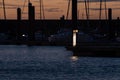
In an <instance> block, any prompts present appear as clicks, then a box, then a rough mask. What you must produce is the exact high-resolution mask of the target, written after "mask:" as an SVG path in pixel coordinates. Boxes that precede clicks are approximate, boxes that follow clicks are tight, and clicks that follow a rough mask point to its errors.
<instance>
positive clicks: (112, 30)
mask: <svg viewBox="0 0 120 80" xmlns="http://www.w3.org/2000/svg"><path fill="white" fill-rule="evenodd" d="M108 21H109V40H114V39H115V26H113V25H112V24H113V23H112V9H111V8H109V9H108Z"/></svg>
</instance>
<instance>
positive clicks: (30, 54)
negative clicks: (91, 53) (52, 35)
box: [0, 45, 120, 80]
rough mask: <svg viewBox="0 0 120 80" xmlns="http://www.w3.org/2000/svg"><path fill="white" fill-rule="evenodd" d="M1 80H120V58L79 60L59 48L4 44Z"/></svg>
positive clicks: (87, 58)
mask: <svg viewBox="0 0 120 80" xmlns="http://www.w3.org/2000/svg"><path fill="white" fill-rule="evenodd" d="M0 79H1V80H120V58H95V57H94V58H92V57H80V58H78V57H76V56H72V52H70V51H66V49H65V48H64V47H56V46H53V47H50V46H42V47H41V46H31V47H28V46H23V45H22V46H15V45H1V46H0Z"/></svg>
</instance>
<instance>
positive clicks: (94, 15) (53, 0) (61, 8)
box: [0, 0, 120, 19]
mask: <svg viewBox="0 0 120 80" xmlns="http://www.w3.org/2000/svg"><path fill="white" fill-rule="evenodd" d="M43 1H44V8H45V17H46V19H59V18H60V17H61V16H62V15H65V16H66V14H67V4H68V2H67V1H68V0H43ZM31 2H32V3H33V5H34V6H35V10H36V11H35V12H36V19H39V10H40V9H39V0H31ZM119 3H120V2H114V1H112V2H107V8H112V9H113V18H114V19H116V18H117V17H120V16H119V14H120V10H119V9H120V6H119ZM0 4H1V5H0V11H1V14H0V19H4V16H3V9H2V1H0ZM5 4H6V12H7V19H16V12H17V11H16V9H17V7H20V8H21V9H22V10H23V4H24V0H5ZM103 5H104V3H103ZM90 8H91V9H90V19H98V18H99V10H97V8H99V3H98V2H93V3H90ZM103 8H104V6H103ZM70 9H71V8H70ZM78 10H79V19H86V14H85V6H84V3H78ZM27 11H28V9H27V3H26V7H25V9H24V14H22V19H27V18H28V15H27ZM102 18H105V14H104V10H102ZM69 19H71V10H70V14H69Z"/></svg>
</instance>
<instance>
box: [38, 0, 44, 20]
mask: <svg viewBox="0 0 120 80" xmlns="http://www.w3.org/2000/svg"><path fill="white" fill-rule="evenodd" d="M39 2H40V4H39V5H40V19H45V13H44V5H43V0H39Z"/></svg>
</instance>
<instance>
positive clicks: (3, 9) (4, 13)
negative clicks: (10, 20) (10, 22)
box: [3, 0, 6, 20]
mask: <svg viewBox="0 0 120 80" xmlns="http://www.w3.org/2000/svg"><path fill="white" fill-rule="evenodd" d="M3 11H4V19H5V20H6V10H5V1H4V0H3Z"/></svg>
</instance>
